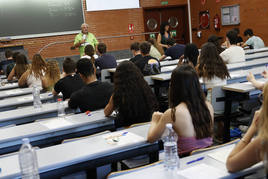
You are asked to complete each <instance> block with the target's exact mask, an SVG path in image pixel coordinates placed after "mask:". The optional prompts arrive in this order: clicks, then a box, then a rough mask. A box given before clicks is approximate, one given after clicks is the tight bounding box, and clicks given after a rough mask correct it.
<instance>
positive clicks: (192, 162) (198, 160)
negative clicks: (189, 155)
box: [186, 157, 205, 165]
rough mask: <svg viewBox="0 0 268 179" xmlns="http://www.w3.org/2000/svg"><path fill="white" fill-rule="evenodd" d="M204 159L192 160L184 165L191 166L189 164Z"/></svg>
mask: <svg viewBox="0 0 268 179" xmlns="http://www.w3.org/2000/svg"><path fill="white" fill-rule="evenodd" d="M204 158H205V157H200V158H197V159H195V160H192V161H190V162H187V163H186V164H187V165H189V164H191V163H194V162H198V161H200V160H203V159H204Z"/></svg>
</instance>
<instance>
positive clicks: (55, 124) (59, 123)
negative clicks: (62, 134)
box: [40, 119, 72, 129]
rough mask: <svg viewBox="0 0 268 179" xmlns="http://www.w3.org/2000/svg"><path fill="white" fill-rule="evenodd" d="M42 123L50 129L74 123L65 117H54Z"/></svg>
mask: <svg viewBox="0 0 268 179" xmlns="http://www.w3.org/2000/svg"><path fill="white" fill-rule="evenodd" d="M40 123H41V124H42V125H43V126H45V127H47V128H49V129H57V128H60V127H64V126H69V125H71V124H72V123H71V122H69V121H66V120H64V119H52V120H47V121H42V122H40Z"/></svg>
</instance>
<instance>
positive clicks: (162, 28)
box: [160, 22, 170, 35]
mask: <svg viewBox="0 0 268 179" xmlns="http://www.w3.org/2000/svg"><path fill="white" fill-rule="evenodd" d="M167 25H168V26H169V27H170V25H169V23H168V22H163V23H162V24H161V25H160V34H161V35H164V34H165V27H166V26H167ZM167 32H168V34H170V29H169V30H168V31H167Z"/></svg>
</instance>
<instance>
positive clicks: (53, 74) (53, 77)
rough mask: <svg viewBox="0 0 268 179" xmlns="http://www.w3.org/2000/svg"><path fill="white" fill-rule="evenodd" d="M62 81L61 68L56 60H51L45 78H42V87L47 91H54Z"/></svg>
mask: <svg viewBox="0 0 268 179" xmlns="http://www.w3.org/2000/svg"><path fill="white" fill-rule="evenodd" d="M59 79H60V68H59V64H58V62H57V61H56V60H50V61H48V62H47V71H46V74H45V76H44V77H42V87H43V89H44V90H46V91H52V90H53V88H54V85H55V83H56V82H57V81H59Z"/></svg>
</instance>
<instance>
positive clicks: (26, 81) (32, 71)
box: [18, 54, 47, 87]
mask: <svg viewBox="0 0 268 179" xmlns="http://www.w3.org/2000/svg"><path fill="white" fill-rule="evenodd" d="M46 70H47V64H46V61H45V60H44V59H43V58H42V56H41V55H40V54H35V55H34V56H33V60H32V65H31V67H30V68H29V69H28V70H27V71H26V72H24V73H23V74H22V76H21V77H20V79H19V82H18V84H19V87H32V86H34V85H35V86H37V87H42V80H41V79H42V77H44V75H45V73H46Z"/></svg>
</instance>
